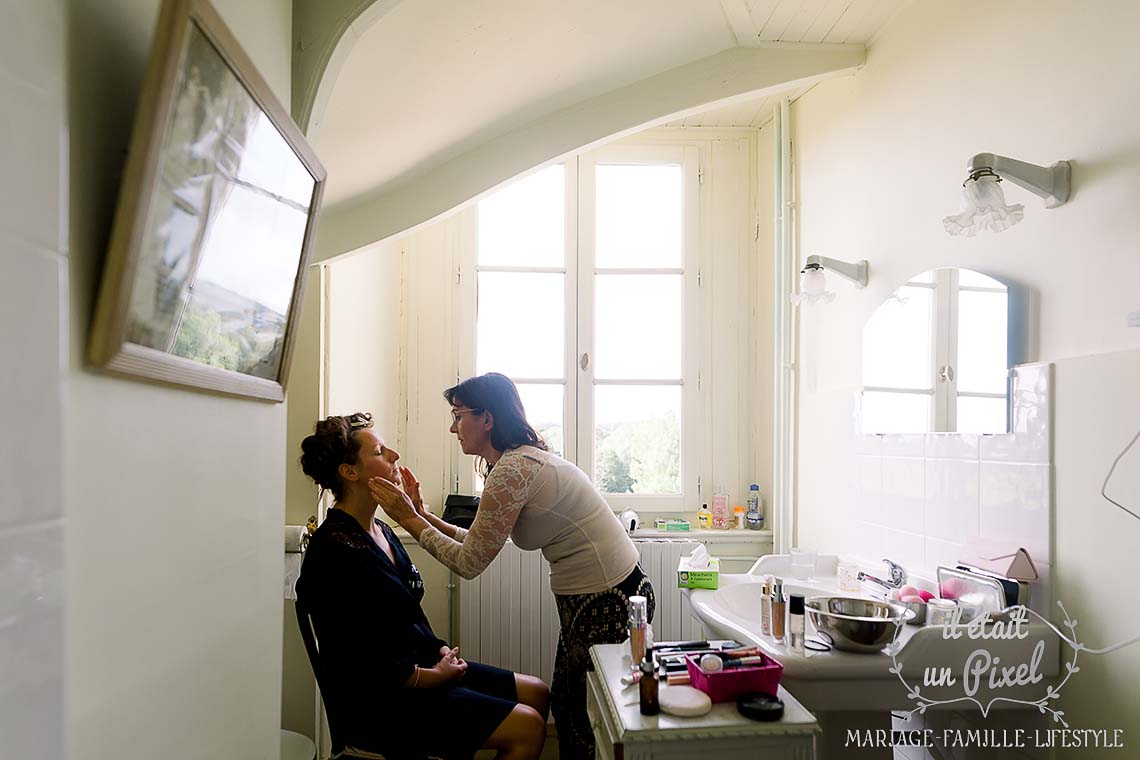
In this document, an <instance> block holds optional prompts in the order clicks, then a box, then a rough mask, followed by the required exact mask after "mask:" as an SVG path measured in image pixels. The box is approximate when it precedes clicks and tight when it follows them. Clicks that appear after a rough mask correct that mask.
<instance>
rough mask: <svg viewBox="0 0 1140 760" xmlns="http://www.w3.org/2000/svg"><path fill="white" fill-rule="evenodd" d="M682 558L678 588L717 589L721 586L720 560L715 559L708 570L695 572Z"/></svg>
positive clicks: (686, 558) (678, 567)
mask: <svg viewBox="0 0 1140 760" xmlns="http://www.w3.org/2000/svg"><path fill="white" fill-rule="evenodd" d="M686 560H688V557H682V558H681V562H680V564H679V565H678V566H677V588H707V589H716V588H718V587H719V586H720V560H719V559H716V558H714V559H713V560H712V561H711V562H710V563H709V566H708V567H707V568H700V569H697V570H693V569H691V568H690V567H689V563H688V562H687V561H686Z"/></svg>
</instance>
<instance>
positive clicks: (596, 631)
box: [550, 567, 657, 760]
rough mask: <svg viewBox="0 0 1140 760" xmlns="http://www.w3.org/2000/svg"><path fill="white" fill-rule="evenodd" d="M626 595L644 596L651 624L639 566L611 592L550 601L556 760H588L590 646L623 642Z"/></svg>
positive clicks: (652, 604)
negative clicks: (555, 628) (555, 629)
mask: <svg viewBox="0 0 1140 760" xmlns="http://www.w3.org/2000/svg"><path fill="white" fill-rule="evenodd" d="M631 596H644V597H646V599H647V600H648V602H649V604H648V607H649V610H648V612H649V622H651V623H652V622H653V612H654V609H655V608H656V606H657V603H656V600H655V598H654V596H653V585H652V584H650V582H649V578H647V577H646V576H645V573H643V572H642V571H641V568H640V567H635V568H634V569H633V572H631V573H630V574H629V575H628V576H627V577H626V579H625V580H623V581H622V582H621V583H619V584H618V585H616V586H614V587H613V588H611V589H607V590H605V591H598V592H595V593H593V594H565V595H563V594H556V595H555V597H554V598H555V601H556V603H557V605H558V622H559V624H560V625H561V630H560V631H559V634H558V653H557V655H556V656H555V658H554V678H553V681H554V683H553V684H551V689H550V710H551V712H552V713H553V714H554V724H555V726H556V727H557V729H558V756H559V758H560V759H561V760H593V757H594V732H593V731H592V730H591V728H590V720H589V718H588V717H587V715H586V674H587V673H588V672H589V671H591V670H593V666H592V665H591V664H590V647H591V646H593V645H594V644H620V643H621V642H623V641H625V640H626V638H628V637H629V597H631Z"/></svg>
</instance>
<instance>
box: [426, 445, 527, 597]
mask: <svg viewBox="0 0 1140 760" xmlns="http://www.w3.org/2000/svg"><path fill="white" fill-rule="evenodd" d="M541 469H542V462H540V461H538V460H536V459H532V458H530V457H528V456H526V455H522V454H515V455H512V454H508V455H504V456H503V457H502V458H501V459H500V460H499V462H498V464H496V465H495V467H494V469H493V470H491V474H490V475H488V476H487V483H486V485H485V487H484V488H483V496H482V498H481V499H480V500H479V511H478V512H476V513H475V521H474V522H472V523H471V528H470V529H469V530H468V531H467V532H466V535H460V536H459V537H460V539H461V540H460V541H454V540H452V539H450V538H448V537H447V536H445V535H444V534H442V533H440V532H439V531H438V530H436V529H435V528H429V529H427V530H424V531H423V532H422V533H420V538H419V543H420V546H422V547H423V548H424V549H426V550H427V552H428V553H429V554H431V555H432V556H433V557H435V558H436V559H437V560H439V561H440V562H442V563H443V564H444V565H446V566H447V567H449V568H451V569H452V570H453V571H455V572H456V573H459V575H460V577H462V578H466V579H467V580H470V579H472V578H474V577H475V576H477V575H478V574H479V573H481V572H483V571H484V570H485V569H486V568H487V565H489V564H491V562H492V560H494V559H495V557H496V556H498V554H499V551H500V550H501V549H502V548H503V544H505V543H506V542H507V537H508V536H510V535H511V530H512V529H513V528H514V527H515V521H516V520H518V518H519V512H520V511H521V510H522V508H523V507H524V506H526V502H527V499H528V498H529V497H530V488H531V484H532V483H533V482H534V478H535V476H536V475H537V474H538V472H539V470H541Z"/></svg>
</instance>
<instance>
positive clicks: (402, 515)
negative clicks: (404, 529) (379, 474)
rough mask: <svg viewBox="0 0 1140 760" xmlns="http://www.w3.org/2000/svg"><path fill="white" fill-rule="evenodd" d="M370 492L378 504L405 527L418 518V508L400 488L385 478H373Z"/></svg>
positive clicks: (369, 485) (369, 482)
mask: <svg viewBox="0 0 1140 760" xmlns="http://www.w3.org/2000/svg"><path fill="white" fill-rule="evenodd" d="M368 490H369V491H371V493H372V498H373V499H376V503H377V504H379V505H380V507H381V508H382V509H383V510H384V511H385V512H386V513H387V514H388V516H389V517H391V518H392V519H393V520H395V521H396V522H398V523H400V524H401V525H403V524H404V523H405V522H406V521H408V520H411V519H412V518H414V517H415V516H416V508H415V507H414V506H413V505H412V500H411V499H409V498H408V495H407V494H405V493H404V492H403V491H401V490H400V487H399V486H398V485H396V484H395V483H393V482H392V481H390V480H385V479H384V478H372V479H370V480H369V481H368Z"/></svg>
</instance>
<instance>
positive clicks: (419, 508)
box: [397, 467, 428, 517]
mask: <svg viewBox="0 0 1140 760" xmlns="http://www.w3.org/2000/svg"><path fill="white" fill-rule="evenodd" d="M397 469H398V471H399V473H400V482H401V483H402V484H403V486H404V493H406V494H407V495H408V498H409V499H411V500H412V506H413V507H415V510H416V514H418V515H420V516H421V517H423V516H424V515H425V514H427V511H428V509H427V507H425V506H424V497H423V493H422V492H421V490H420V481H419V480H417V479H416V476H415V475H413V474H412V471H411V470H409V469H408V468H407V467H399V468H397Z"/></svg>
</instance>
